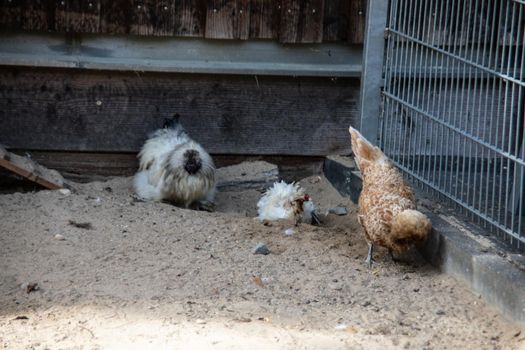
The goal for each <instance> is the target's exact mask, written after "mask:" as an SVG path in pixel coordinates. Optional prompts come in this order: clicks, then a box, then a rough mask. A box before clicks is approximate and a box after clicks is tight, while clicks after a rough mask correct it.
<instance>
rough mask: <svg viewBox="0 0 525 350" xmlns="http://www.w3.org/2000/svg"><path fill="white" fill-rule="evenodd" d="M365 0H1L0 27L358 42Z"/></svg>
mask: <svg viewBox="0 0 525 350" xmlns="http://www.w3.org/2000/svg"><path fill="white" fill-rule="evenodd" d="M365 5H366V0H277V1H273V0H209V1H204V0H0V29H9V30H20V29H22V30H28V31H51V32H76V33H104V34H133V35H153V36H183V37H204V38H209V39H241V40H247V39H276V40H279V41H280V42H282V43H319V42H323V41H340V40H343V41H345V40H347V41H349V42H350V43H362V41H363V32H364V24H365V7H366V6H365Z"/></svg>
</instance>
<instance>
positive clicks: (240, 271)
mask: <svg viewBox="0 0 525 350" xmlns="http://www.w3.org/2000/svg"><path fill="white" fill-rule="evenodd" d="M302 184H303V185H304V186H305V187H306V188H307V189H308V192H309V194H310V195H311V196H312V197H313V199H314V200H315V201H317V202H318V203H319V206H320V209H321V210H320V212H321V213H324V212H325V211H326V210H327V209H328V208H330V207H333V206H336V205H338V204H342V205H345V206H346V207H347V208H348V210H349V214H348V215H346V216H335V215H333V214H330V215H328V216H327V217H325V218H324V221H325V225H324V226H323V227H313V226H309V225H300V226H299V227H297V228H295V231H296V232H295V234H293V235H292V236H286V235H284V234H283V231H284V230H285V229H287V228H288V226H286V225H284V224H274V225H272V226H264V225H263V224H261V223H260V222H258V221H257V220H254V219H253V216H254V215H255V204H256V202H257V200H258V198H259V196H260V193H259V192H258V191H256V190H247V191H244V192H228V193H220V194H219V197H218V207H217V212H215V213H206V212H196V211H190V210H185V209H179V208H175V207H172V206H170V205H167V204H161V203H142V202H135V201H134V200H133V199H132V198H131V196H130V191H131V188H130V185H131V179H130V178H114V179H111V180H109V181H107V182H93V183H89V184H83V185H78V186H77V187H78V189H77V191H75V192H74V193H72V194H70V195H63V194H61V193H59V192H58V191H40V192H35V193H13V194H4V195H1V196H0V214H1V217H2V220H1V221H0V257H1V260H0V348H5V349H150V348H151V349H153V348H154V349H167V348H169V349H250V350H256V349H367V350H369V349H520V348H525V331H524V332H520V329H519V327H518V326H517V325H515V324H512V323H510V322H508V321H506V320H504V319H503V318H502V317H501V316H500V315H499V314H498V313H497V312H496V311H495V310H494V309H492V308H491V307H489V306H487V305H486V304H484V303H483V301H482V300H481V299H480V298H479V297H478V296H477V295H475V294H473V293H472V292H470V291H469V290H468V289H467V288H466V287H465V286H464V285H462V284H461V283H459V282H457V281H456V280H454V279H453V278H451V277H449V276H447V275H444V274H441V273H439V272H438V271H436V270H434V269H433V268H431V267H430V266H429V265H427V264H426V263H424V262H423V261H422V260H421V259H420V258H418V257H417V255H416V254H412V255H410V256H408V257H406V259H405V260H406V261H405V262H403V263H395V262H392V261H391V260H390V258H389V257H388V254H387V252H386V251H384V250H381V249H378V250H377V254H376V261H377V264H376V265H375V268H374V269H373V270H368V269H367V268H366V267H365V265H364V259H365V255H366V244H365V243H364V241H363V238H362V232H361V229H360V227H359V225H358V224H357V222H356V216H355V211H356V207H355V206H354V205H353V204H352V203H351V202H349V200H348V199H346V198H342V197H340V196H339V194H338V193H337V192H336V191H335V190H334V189H333V188H332V187H331V186H330V185H329V184H328V183H327V182H326V180H325V179H324V178H317V177H311V178H308V179H305V180H303V181H302ZM70 220H72V221H74V222H76V223H90V224H91V226H92V227H88V228H82V227H76V226H74V225H72V224H71V223H70V222H69V221H70ZM56 235H62V236H63V238H64V239H63V240H60V239H57V238H56V237H55V236H56ZM258 242H264V243H266V244H267V246H268V247H269V249H270V250H271V253H270V254H269V255H254V254H253V253H252V250H253V248H254V246H255V245H256V244H257V243H258ZM28 283H37V284H38V288H39V289H38V290H36V291H32V292H30V293H27V288H28V287H27V284H28Z"/></svg>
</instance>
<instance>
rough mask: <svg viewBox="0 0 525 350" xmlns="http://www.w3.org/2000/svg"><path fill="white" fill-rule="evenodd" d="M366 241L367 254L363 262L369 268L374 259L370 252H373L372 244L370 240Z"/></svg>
mask: <svg viewBox="0 0 525 350" xmlns="http://www.w3.org/2000/svg"><path fill="white" fill-rule="evenodd" d="M367 243H368V256H367V257H366V260H365V262H366V263H367V265H368V268H369V269H371V268H372V263H373V262H374V259H373V257H372V254H373V252H374V245H373V243H372V242H367Z"/></svg>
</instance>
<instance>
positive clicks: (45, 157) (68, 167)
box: [0, 150, 325, 188]
mask: <svg viewBox="0 0 525 350" xmlns="http://www.w3.org/2000/svg"><path fill="white" fill-rule="evenodd" d="M11 151H13V152H14V153H17V154H20V155H30V156H31V159H33V160H35V161H37V162H38V163H40V164H42V165H44V166H46V167H48V168H50V169H55V170H57V171H59V172H60V173H61V174H62V175H63V176H64V177H66V178H67V179H70V180H74V181H80V182H87V181H95V180H102V179H103V178H104V177H108V176H131V175H133V174H134V173H135V172H136V171H137V168H138V161H137V156H136V153H93V152H56V151H52V152H49V151H28V150H11ZM212 157H213V161H214V162H215V166H216V167H217V168H220V167H225V166H229V165H234V164H239V163H241V162H244V161H258V160H262V161H266V162H269V163H272V164H276V165H277V166H278V168H279V176H280V178H282V179H284V180H286V181H297V180H300V179H303V178H305V177H308V176H310V175H314V174H320V173H321V172H322V166H323V162H324V159H325V158H324V157H302V156H242V155H223V154H212ZM7 177H9V174H6V173H5V172H2V171H1V169H0V188H1V187H2V185H3V182H6V181H2V180H6V178H7ZM11 183H12V181H9V182H7V183H6V185H10V184H11Z"/></svg>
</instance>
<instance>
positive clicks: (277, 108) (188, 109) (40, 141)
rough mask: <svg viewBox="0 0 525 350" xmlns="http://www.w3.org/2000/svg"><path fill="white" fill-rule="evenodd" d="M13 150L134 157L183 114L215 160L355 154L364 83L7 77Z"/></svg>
mask: <svg viewBox="0 0 525 350" xmlns="http://www.w3.org/2000/svg"><path fill="white" fill-rule="evenodd" d="M0 81H1V83H0V120H2V123H1V124H0V139H1V140H2V141H3V143H4V144H5V145H6V147H9V148H21V149H35V150H70V151H128V152H136V151H138V150H139V148H140V147H141V145H142V143H143V142H144V140H145V138H146V135H147V134H148V133H149V132H151V131H153V130H155V129H156V128H158V127H160V126H161V125H162V124H163V120H164V118H165V117H167V116H170V115H172V114H173V113H175V112H177V113H179V114H180V115H181V116H182V122H183V124H184V125H185V126H186V128H187V129H188V130H189V132H190V134H191V135H192V136H193V137H194V138H195V139H196V140H197V141H199V142H201V143H202V144H203V145H204V146H205V147H206V148H207V149H209V151H210V152H212V153H220V154H278V155H326V154H332V153H345V152H349V150H350V145H349V141H348V133H347V128H348V125H349V124H354V125H355V121H356V115H357V99H358V91H359V81H358V80H357V79H352V78H340V79H330V78H306V77H303V78H292V77H262V76H261V77H254V76H227V75H197V74H194V75H181V74H153V73H151V74H139V73H138V72H137V73H112V72H94V71H93V72H92V71H76V72H71V71H67V70H26V69H5V68H4V69H0Z"/></svg>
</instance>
